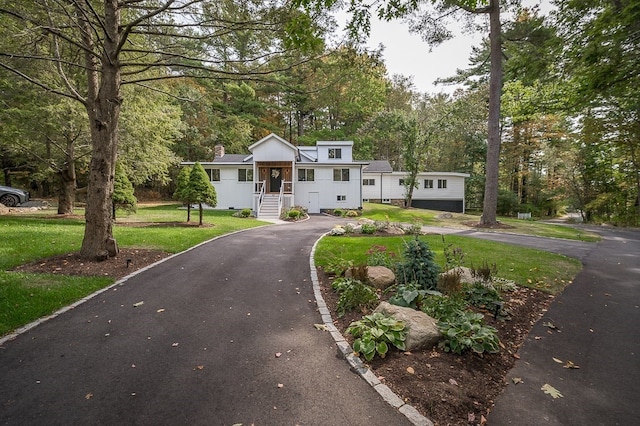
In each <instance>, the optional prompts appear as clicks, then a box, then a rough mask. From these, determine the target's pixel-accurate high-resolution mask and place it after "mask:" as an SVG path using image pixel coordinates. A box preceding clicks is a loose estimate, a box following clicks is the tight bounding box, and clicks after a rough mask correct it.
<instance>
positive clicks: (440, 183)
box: [438, 179, 447, 189]
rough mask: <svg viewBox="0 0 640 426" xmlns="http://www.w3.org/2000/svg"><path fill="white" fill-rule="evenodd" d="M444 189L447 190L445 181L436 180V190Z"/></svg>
mask: <svg viewBox="0 0 640 426" xmlns="http://www.w3.org/2000/svg"><path fill="white" fill-rule="evenodd" d="M446 188H447V180H446V179H438V189H446Z"/></svg>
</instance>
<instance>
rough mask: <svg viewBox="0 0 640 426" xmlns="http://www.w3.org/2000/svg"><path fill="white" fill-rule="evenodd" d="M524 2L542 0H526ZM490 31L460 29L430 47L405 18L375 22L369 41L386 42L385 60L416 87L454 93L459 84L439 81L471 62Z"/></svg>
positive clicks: (545, 7)
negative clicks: (409, 78)
mask: <svg viewBox="0 0 640 426" xmlns="http://www.w3.org/2000/svg"><path fill="white" fill-rule="evenodd" d="M522 3H523V4H524V5H528V6H532V5H535V4H539V3H540V0H523V2H522ZM549 8H550V6H549V0H543V1H542V6H541V10H542V11H543V13H546V12H547V11H548V10H549ZM487 35H488V33H486V34H481V33H476V34H471V35H470V34H463V33H462V32H461V31H460V30H457V31H456V35H455V37H454V38H453V39H452V40H450V41H447V42H445V43H443V44H441V45H440V46H437V47H434V48H432V49H431V50H430V48H429V45H427V43H425V42H424V41H422V39H421V38H420V36H419V35H417V34H410V33H409V30H408V28H407V26H406V24H403V23H402V22H401V21H398V20H396V21H392V22H381V21H377V20H376V21H375V22H372V24H371V36H370V37H369V41H368V43H367V45H368V46H369V47H370V48H375V47H377V46H378V45H379V44H383V45H384V46H385V50H384V60H385V63H386V66H387V70H388V72H389V76H391V75H393V74H402V75H404V76H413V82H414V85H415V88H416V90H418V91H419V92H423V93H439V92H446V93H451V92H453V91H454V90H455V86H450V85H443V84H439V85H435V84H434V81H435V80H437V79H438V78H445V77H450V76H453V75H455V72H456V69H458V68H461V69H465V68H468V66H469V55H470V53H471V48H472V47H473V46H478V45H479V44H480V42H481V41H482V37H485V36H487Z"/></svg>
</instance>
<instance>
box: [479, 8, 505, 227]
mask: <svg viewBox="0 0 640 426" xmlns="http://www.w3.org/2000/svg"><path fill="white" fill-rule="evenodd" d="M490 7H491V10H490V12H489V24H490V31H489V40H490V43H491V72H490V77H489V78H490V80H489V120H488V126H487V127H488V141H487V142H488V143H487V162H486V165H485V170H486V180H485V186H484V205H483V209H482V217H481V219H480V223H481V224H482V225H488V226H493V225H496V224H497V223H498V222H497V219H496V211H497V209H498V169H499V166H500V94H501V91H502V40H501V35H500V3H499V1H498V0H491V2H490Z"/></svg>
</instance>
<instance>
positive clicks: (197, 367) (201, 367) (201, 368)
mask: <svg viewBox="0 0 640 426" xmlns="http://www.w3.org/2000/svg"><path fill="white" fill-rule="evenodd" d="M195 369H196V370H204V365H198V366H196V368H195Z"/></svg>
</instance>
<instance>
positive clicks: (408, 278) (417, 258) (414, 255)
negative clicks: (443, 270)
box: [396, 237, 440, 290]
mask: <svg viewBox="0 0 640 426" xmlns="http://www.w3.org/2000/svg"><path fill="white" fill-rule="evenodd" d="M433 259H434V253H433V251H431V249H430V248H429V245H428V244H427V243H426V242H425V241H422V240H420V239H419V238H418V237H416V238H415V239H413V240H410V241H409V242H406V243H405V250H404V261H403V262H402V263H399V264H398V265H397V267H396V271H397V273H396V276H397V279H398V283H399V284H404V283H409V282H415V283H417V284H419V285H421V286H422V288H423V289H425V290H435V289H436V288H437V286H438V275H439V273H440V267H439V266H438V265H437V264H436V263H435V261H434V260H433Z"/></svg>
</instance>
